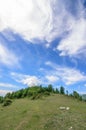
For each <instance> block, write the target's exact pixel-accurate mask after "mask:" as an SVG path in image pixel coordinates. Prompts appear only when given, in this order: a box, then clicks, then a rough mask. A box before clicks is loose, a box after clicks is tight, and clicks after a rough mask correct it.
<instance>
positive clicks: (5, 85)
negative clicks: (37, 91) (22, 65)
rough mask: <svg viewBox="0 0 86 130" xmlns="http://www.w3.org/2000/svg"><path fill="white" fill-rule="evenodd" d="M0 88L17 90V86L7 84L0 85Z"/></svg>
mask: <svg viewBox="0 0 86 130" xmlns="http://www.w3.org/2000/svg"><path fill="white" fill-rule="evenodd" d="M0 87H5V88H18V86H16V85H13V84H9V83H0Z"/></svg>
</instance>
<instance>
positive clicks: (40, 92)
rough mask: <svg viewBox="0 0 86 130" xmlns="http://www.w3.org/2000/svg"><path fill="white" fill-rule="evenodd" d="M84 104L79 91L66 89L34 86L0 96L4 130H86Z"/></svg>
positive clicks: (0, 114) (0, 126)
mask: <svg viewBox="0 0 86 130" xmlns="http://www.w3.org/2000/svg"><path fill="white" fill-rule="evenodd" d="M81 101H82V102H81ZM84 101H85V100H84ZM84 101H83V100H82V97H81V96H80V95H79V94H78V93H77V92H76V91H73V93H72V94H68V91H66V93H65V88H64V87H62V86H61V87H60V89H58V88H56V89H54V88H53V86H52V85H48V86H47V87H42V86H33V87H27V88H25V89H21V90H18V91H16V92H12V93H7V94H6V95H5V97H1V96H0V130H70V129H73V130H85V129H86V114H85V113H86V103H85V102H84ZM60 107H61V108H68V109H63V110H62V109H60Z"/></svg>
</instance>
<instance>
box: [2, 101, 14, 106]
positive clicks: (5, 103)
mask: <svg viewBox="0 0 86 130" xmlns="http://www.w3.org/2000/svg"><path fill="white" fill-rule="evenodd" d="M11 103H12V101H11V100H10V99H6V100H4V102H3V106H8V105H10V104H11Z"/></svg>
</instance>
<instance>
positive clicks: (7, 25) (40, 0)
mask: <svg viewBox="0 0 86 130" xmlns="http://www.w3.org/2000/svg"><path fill="white" fill-rule="evenodd" d="M71 4H72V2H70V1H68V0H65V1H64V0H47V1H46V0H0V31H3V30H5V29H10V30H12V31H14V33H18V34H20V35H22V36H23V37H24V38H25V39H26V40H29V41H33V42H35V40H34V39H35V38H38V39H40V40H47V41H48V42H50V41H52V40H53V39H54V38H56V37H59V36H61V35H62V34H63V33H64V32H66V31H70V30H71V28H72V26H73V24H74V22H75V21H76V20H75V16H74V15H73V14H72V13H71V10H70V7H71V8H72V6H71ZM73 4H74V6H73V8H74V9H75V8H77V9H76V10H77V11H76V12H77V15H79V16H80V15H81V12H80V11H82V3H80V1H79V0H76V1H75V3H73ZM75 5H77V6H75ZM78 5H79V6H78ZM76 12H75V13H76Z"/></svg>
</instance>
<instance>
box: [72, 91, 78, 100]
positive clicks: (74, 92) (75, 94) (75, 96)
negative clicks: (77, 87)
mask: <svg viewBox="0 0 86 130" xmlns="http://www.w3.org/2000/svg"><path fill="white" fill-rule="evenodd" d="M73 96H74V98H77V99H79V94H78V93H77V92H76V91H73Z"/></svg>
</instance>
